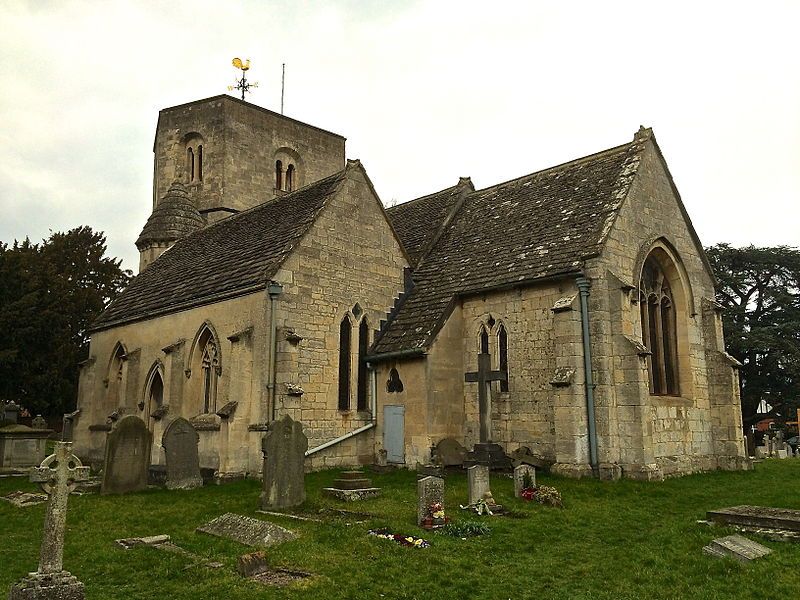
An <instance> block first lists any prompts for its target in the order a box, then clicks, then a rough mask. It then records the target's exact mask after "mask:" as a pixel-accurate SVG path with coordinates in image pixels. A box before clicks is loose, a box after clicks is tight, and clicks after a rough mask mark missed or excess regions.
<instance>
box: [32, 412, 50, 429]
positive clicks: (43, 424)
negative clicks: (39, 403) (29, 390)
mask: <svg viewBox="0 0 800 600" xmlns="http://www.w3.org/2000/svg"><path fill="white" fill-rule="evenodd" d="M31 427H33V428H34V429H47V421H45V420H44V417H43V416H42V415H36V418H35V419H33V421H31Z"/></svg>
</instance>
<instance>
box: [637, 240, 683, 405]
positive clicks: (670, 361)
mask: <svg viewBox="0 0 800 600" xmlns="http://www.w3.org/2000/svg"><path fill="white" fill-rule="evenodd" d="M675 308H676V306H675V300H674V298H673V292H672V290H671V289H670V285H669V281H668V280H667V277H666V276H665V274H664V271H663V270H662V268H661V265H660V264H659V263H658V261H657V260H656V259H655V258H653V257H652V256H650V257H648V259H647V260H646V261H645V263H644V268H643V269H642V278H641V282H640V285H639V309H640V313H641V320H642V342H643V343H644V345H645V346H646V347H647V349H648V350H650V352H651V354H650V356H649V357H648V358H647V366H648V372H649V375H650V393H651V394H654V395H662V396H677V395H678V394H679V393H680V391H679V386H678V350H677V346H678V344H677V334H676V316H675Z"/></svg>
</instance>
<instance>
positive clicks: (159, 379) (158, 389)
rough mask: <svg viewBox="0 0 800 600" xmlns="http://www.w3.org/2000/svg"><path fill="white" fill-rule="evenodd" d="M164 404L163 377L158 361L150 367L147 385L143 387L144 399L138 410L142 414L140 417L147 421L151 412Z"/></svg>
mask: <svg viewBox="0 0 800 600" xmlns="http://www.w3.org/2000/svg"><path fill="white" fill-rule="evenodd" d="M163 404H164V378H163V376H162V375H161V367H160V366H159V363H158V362H156V364H154V365H153V367H152V368H151V369H150V375H149V376H148V378H147V387H146V389H145V394H144V399H143V400H142V402H141V403H140V404H139V410H141V411H142V412H143V413H144V414H143V415H142V417H143V418H144V419H145V422H146V421H147V419H148V417H149V416H150V415H152V414H153V412H154V411H155V410H157V409H159V408H161V406H162V405H163Z"/></svg>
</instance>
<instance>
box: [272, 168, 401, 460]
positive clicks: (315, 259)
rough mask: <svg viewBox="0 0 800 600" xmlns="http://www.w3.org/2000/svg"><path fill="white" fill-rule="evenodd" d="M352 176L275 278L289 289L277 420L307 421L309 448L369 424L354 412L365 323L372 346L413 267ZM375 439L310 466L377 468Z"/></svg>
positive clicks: (283, 301) (365, 188) (360, 177)
mask: <svg viewBox="0 0 800 600" xmlns="http://www.w3.org/2000/svg"><path fill="white" fill-rule="evenodd" d="M348 173H349V174H348V178H347V179H346V181H345V182H344V184H343V185H344V188H343V190H342V191H341V192H340V193H339V194H337V195H336V197H335V198H332V199H331V200H330V201H329V204H328V205H327V206H326V208H325V209H324V211H323V212H322V214H321V215H320V216H319V217H318V219H317V221H316V222H315V223H314V225H313V226H312V227H311V229H310V230H309V232H308V233H307V234H306V235H305V237H304V238H303V240H302V241H301V243H300V244H299V246H298V247H297V249H296V250H295V251H294V252H293V253H292V255H291V256H290V257H289V258H288V260H287V261H286V262H285V263H284V265H283V267H282V268H281V270H280V271H279V272H278V274H277V275H276V276H275V279H276V280H277V281H279V282H280V283H282V284H283V286H284V291H283V294H282V295H281V298H280V302H279V305H278V311H279V312H278V313H277V321H278V325H279V327H280V329H281V331H282V332H284V335H283V336H279V347H278V354H277V386H278V387H277V390H278V402H277V410H278V413H279V416H280V415H283V414H288V415H289V416H291V417H292V418H293V419H296V420H300V421H302V422H303V424H304V425H305V426H306V429H305V433H306V435H307V436H308V443H309V448H310V449H313V448H315V447H316V446H318V445H320V444H322V443H325V442H327V441H329V440H331V439H334V438H337V437H339V436H341V435H344V434H346V433H349V432H350V431H353V430H355V429H358V428H360V427H363V426H364V425H366V424H367V423H369V422H371V420H372V418H373V414H372V411H371V410H365V411H358V410H357V405H356V395H357V394H356V392H357V376H356V374H357V371H358V333H359V324H360V322H361V321H362V320H363V319H366V320H367V324H368V328H369V332H370V334H369V340H370V343H371V341H372V340H373V338H374V335H375V330H377V329H378V327H379V324H380V321H381V319H383V318H385V316H386V313H387V311H388V310H389V308H390V307H391V306H392V304H393V303H394V299H395V297H397V296H398V294H399V293H400V292H402V290H403V269H404V268H405V267H406V266H407V265H408V263H407V261H406V258H405V256H404V253H403V251H402V249H401V247H400V244H399V242H398V241H397V239H396V238H395V236H394V234H393V233H392V230H391V228H390V227H389V225H388V222H387V221H386V219H385V215H384V213H383V207H382V206H381V204H380V201H379V200H378V198H377V196H375V194H374V191H373V190H372V187H371V184H370V183H369V182H368V180H367V178H366V176H365V174H364V172H363V170H362V169H360V168H353V169H350V170H349V172H348ZM356 304H358V309H355V311H354V308H355V306H356ZM356 313H357V314H356ZM345 315H349V318H350V319H351V323H352V328H351V341H352V343H351V353H350V373H351V378H350V379H351V380H350V405H351V408H350V410H346V411H342V410H339V409H338V384H339V327H340V324H341V322H342V319H343V318H344V317H345ZM288 332H292V333H293V334H294V335H295V336H299V337H300V338H302V340H301V341H299V342H297V343H296V344H293V343H292V342H290V341H289V340H287V339H286V337H287V336H286V333H288ZM287 386H291V387H292V388H293V389H295V390H296V389H297V388H298V387H299V388H301V389H302V391H303V393H302V396H297V395H291V394H289V393H288V390H289V387H287ZM371 387H372V386H371V385H370V386H368V402H367V407H368V408H369V407H371V406H372V398H371V396H372V392H371ZM295 393H296V392H295ZM373 438H374V432H372V431H368V432H366V433H364V434H361V435H360V436H358V438H357V441H356V442H353V441H352V440H351V442H350V443H346V444H341V445H339V446H336V447H335V448H334V449H332V450H328V451H324V452H322V453H320V454H318V455H316V454H315V455H314V456H313V460H312V464H313V465H314V466H315V467H317V466H338V465H342V464H359V463H371V462H372V461H373V460H374V457H375V455H374V447H373V443H374V441H373Z"/></svg>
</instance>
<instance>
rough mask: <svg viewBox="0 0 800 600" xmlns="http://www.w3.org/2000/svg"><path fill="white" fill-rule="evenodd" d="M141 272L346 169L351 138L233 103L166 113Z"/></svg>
mask: <svg viewBox="0 0 800 600" xmlns="http://www.w3.org/2000/svg"><path fill="white" fill-rule="evenodd" d="M153 154H154V165H153V213H152V214H151V215H150V218H149V219H148V220H147V223H146V224H145V226H144V229H143V230H142V233H141V235H140V236H139V238H138V239H137V241H136V246H137V247H138V248H139V253H140V258H139V271H140V272H141V271H142V270H144V269H145V268H146V267H147V265H149V264H150V263H151V262H152V261H153V260H155V259H156V258H158V256H160V255H161V254H162V253H163V252H164V251H165V250H167V249H168V248H169V247H170V246H171V245H172V244H174V243H175V242H176V241H177V240H179V239H181V238H182V237H185V236H186V235H188V234H190V233H192V232H193V231H196V230H198V229H201V228H203V227H205V226H206V225H209V224H211V223H214V222H216V221H219V220H220V219H224V218H225V217H229V216H231V215H233V214H236V213H238V212H240V211H242V210H247V209H248V208H252V207H254V206H257V205H259V204H261V203H263V202H266V201H268V200H270V199H272V198H274V197H275V196H277V195H282V194H286V193H288V192H291V191H292V190H296V189H299V188H301V187H303V186H306V185H308V184H310V183H313V182H315V181H318V180H320V179H322V178H324V177H327V176H328V175H332V174H333V173H336V172H338V171H341V170H342V169H343V168H344V166H345V138H344V137H342V136H340V135H338V134H335V133H331V132H329V131H325V130H323V129H320V128H318V127H314V126H312V125H307V124H305V123H301V122H300V121H296V120H295V119H291V118H289V117H286V116H284V115H281V114H278V113H275V112H272V111H270V110H267V109H265V108H261V107H260V106H256V105H254V104H251V103H249V102H245V101H243V100H239V99H237V98H233V97H231V96H225V95H221V96H215V97H213V98H207V99H205V100H197V101H195V102H190V103H188V104H181V105H179V106H174V107H172V108H165V109H163V110H162V111H161V112H160V113H159V115H158V124H157V126H156V136H155V142H154V144H153Z"/></svg>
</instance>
